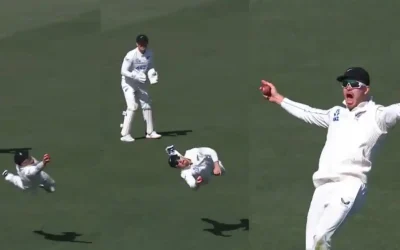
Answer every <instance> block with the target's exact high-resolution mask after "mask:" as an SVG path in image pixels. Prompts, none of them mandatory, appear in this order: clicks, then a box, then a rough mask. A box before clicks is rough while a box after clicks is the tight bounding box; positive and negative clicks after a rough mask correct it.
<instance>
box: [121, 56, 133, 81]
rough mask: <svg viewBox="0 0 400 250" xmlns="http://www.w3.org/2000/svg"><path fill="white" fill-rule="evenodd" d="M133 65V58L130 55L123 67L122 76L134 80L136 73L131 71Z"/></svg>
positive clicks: (126, 57)
mask: <svg viewBox="0 0 400 250" xmlns="http://www.w3.org/2000/svg"><path fill="white" fill-rule="evenodd" d="M132 64H133V57H132V55H130V54H129V53H128V54H127V55H126V56H125V58H124V61H123V62H122V66H121V75H123V76H125V77H129V78H133V74H134V72H131V71H129V69H130V68H131V66H132Z"/></svg>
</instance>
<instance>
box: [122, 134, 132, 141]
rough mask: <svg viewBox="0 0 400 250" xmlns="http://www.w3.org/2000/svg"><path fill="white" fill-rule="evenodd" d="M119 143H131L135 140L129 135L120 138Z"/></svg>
mask: <svg viewBox="0 0 400 250" xmlns="http://www.w3.org/2000/svg"><path fill="white" fill-rule="evenodd" d="M121 141H124V142H133V141H135V139H134V138H133V137H132V136H131V135H125V136H122V137H121Z"/></svg>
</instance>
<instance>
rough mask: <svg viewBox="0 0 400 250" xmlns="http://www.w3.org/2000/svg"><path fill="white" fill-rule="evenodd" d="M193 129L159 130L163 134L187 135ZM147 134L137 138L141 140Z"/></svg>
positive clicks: (171, 135)
mask: <svg viewBox="0 0 400 250" xmlns="http://www.w3.org/2000/svg"><path fill="white" fill-rule="evenodd" d="M192 132H193V130H190V129H189V130H171V131H161V132H157V133H159V134H160V135H162V136H169V137H175V136H184V135H187V134H188V133H192ZM145 138H146V137H145V136H142V137H139V138H136V140H141V139H145Z"/></svg>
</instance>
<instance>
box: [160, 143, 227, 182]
mask: <svg viewBox="0 0 400 250" xmlns="http://www.w3.org/2000/svg"><path fill="white" fill-rule="evenodd" d="M165 151H166V152H167V154H168V155H169V158H168V164H169V166H170V167H172V168H177V169H180V170H181V177H182V178H183V179H184V180H185V181H186V183H187V184H188V185H189V187H190V188H192V189H197V188H199V187H200V186H201V185H205V184H208V183H209V181H210V180H211V176H213V175H215V176H221V175H223V174H224V173H225V168H224V166H223V165H222V163H221V161H220V160H219V159H218V155H217V152H215V150H214V149H212V148H208V147H199V148H192V149H189V150H187V151H186V152H185V155H182V154H180V153H179V152H178V151H177V150H175V147H174V145H171V146H168V147H167V148H166V149H165Z"/></svg>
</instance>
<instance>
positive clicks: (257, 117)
mask: <svg viewBox="0 0 400 250" xmlns="http://www.w3.org/2000/svg"><path fill="white" fill-rule="evenodd" d="M20 2H21V3H19V4H22V3H23V2H26V3H25V5H24V8H17V6H16V2H9V3H8V4H7V5H6V4H3V3H2V4H1V6H3V5H4V7H2V8H0V13H1V14H2V15H0V55H1V59H0V82H1V84H2V89H1V91H0V100H1V104H2V105H1V106H2V108H1V116H0V124H1V127H2V129H1V130H0V138H1V140H0V141H1V145H0V149H4V148H10V147H32V148H33V150H32V153H33V154H34V155H36V156H38V157H40V156H41V155H42V154H44V153H50V154H51V155H52V158H53V162H52V165H51V166H50V167H49V169H48V172H49V173H50V174H51V175H52V176H53V177H54V178H55V179H56V181H57V185H58V186H57V192H56V193H55V194H53V195H49V194H46V193H43V192H39V193H38V194H36V195H32V194H28V193H22V192H20V191H19V190H17V189H16V188H14V187H12V186H11V185H9V184H8V183H3V184H2V186H1V187H0V197H2V201H1V202H0V204H1V205H0V213H1V218H2V222H1V223H0V231H1V232H2V233H1V234H0V249H9V250H28V249H41V250H80V249H95V250H109V249H111V247H118V248H119V249H142V250H159V249H165V250H173V249H176V250H186V249H191V250H200V249H207V250H214V249H215V250H217V249H218V250H219V249H229V250H247V249H255V250H259V249H260V250H261V249H276V250H297V249H304V248H305V247H304V235H305V232H304V228H305V216H306V213H307V209H308V204H309V201H310V199H311V195H312V191H313V186H312V182H311V176H312V173H313V171H315V169H316V167H317V163H318V157H319V153H320V150H321V148H322V146H323V143H324V139H325V131H324V130H322V129H315V128H313V127H310V126H308V125H306V124H303V123H301V122H300V121H297V120H295V119H294V118H292V117H290V116H289V115H288V114H286V113H284V112H283V111H282V110H280V109H279V107H276V106H273V105H269V104H268V103H266V102H265V101H264V100H263V99H262V98H261V97H260V96H259V93H258V90H257V88H258V86H259V81H260V79H262V78H265V79H267V80H270V81H272V82H274V83H276V85H277V86H278V87H279V89H280V90H281V92H282V93H283V94H285V95H287V96H288V97H290V98H292V99H294V100H297V101H302V102H305V103H307V104H310V105H313V106H318V107H321V108H329V107H331V106H333V105H336V104H337V103H339V102H341V96H340V88H339V87H338V86H337V84H335V77H336V75H337V74H340V73H342V71H344V69H346V68H347V67H349V66H353V65H356V64H358V65H362V66H364V67H366V68H367V69H368V70H369V71H370V73H371V77H372V81H373V83H372V84H373V91H374V97H375V100H376V101H377V102H379V103H382V104H385V105H386V104H391V103H394V102H397V101H398V98H397V95H398V88H399V87H398V83H397V82H396V80H397V79H396V73H397V65H398V63H399V62H400V59H399V58H400V33H399V32H398V31H397V30H396V29H395V23H397V22H399V21H400V18H399V17H397V16H396V12H395V11H396V9H398V8H396V7H400V6H399V4H398V3H397V2H394V1H386V2H382V3H380V4H379V5H378V4H377V3H375V1H372V0H367V1H359V0H357V1H351V2H350V1H338V2H331V3H326V4H325V5H324V4H322V3H321V2H319V1H315V0H311V1H307V2H306V3H295V2H294V1H251V2H250V3H249V2H248V1H241V0H216V1H211V0H203V1H198V2H197V3H196V4H190V3H188V2H187V1H182V0H173V1H171V4H168V5H166V4H165V3H164V2H163V1H160V0H150V1H138V2H137V3H138V5H136V6H135V5H133V4H132V2H128V1H122V0H118V1H108V2H102V3H101V4H100V3H99V2H96V1H91V0H85V1H68V2H67V1H59V2H60V3H58V4H53V3H50V2H47V1H45V2H43V3H42V5H40V6H36V5H32V4H30V3H28V1H20ZM135 3H136V2H135ZM130 9H131V10H132V11H129V10H130ZM3 14H4V15H3ZM139 32H145V33H147V34H148V35H149V37H150V43H151V46H152V47H153V49H154V52H155V56H156V65H157V70H158V72H159V74H160V83H159V84H158V85H154V86H151V96H152V99H153V106H154V116H155V122H156V129H157V131H158V132H163V133H164V137H163V138H162V139H161V140H145V139H142V140H137V141H136V142H134V143H132V144H123V143H121V142H120V141H119V132H120V128H119V123H120V122H121V121H122V118H123V117H122V115H121V112H122V111H123V110H124V109H125V101H124V99H123V95H122V92H121V89H120V74H119V71H120V65H121V62H122V59H123V57H124V55H125V53H126V52H127V51H128V50H130V49H132V48H133V46H134V39H135V36H136V34H137V33H139ZM133 131H134V132H133V135H134V136H135V137H141V136H143V134H144V123H143V119H142V117H141V113H140V112H139V114H138V115H137V116H135V121H134V125H133ZM399 136H400V130H399V129H396V130H394V131H393V132H392V134H391V136H389V138H388V140H387V143H386V145H385V147H384V150H383V152H382V154H381V155H380V156H379V158H378V161H377V163H376V165H375V168H374V170H373V172H372V175H371V178H370V193H369V195H368V202H367V204H366V206H365V207H364V209H363V211H362V213H361V214H359V215H357V216H355V217H354V218H353V219H352V220H351V222H350V223H349V224H347V225H346V227H344V228H343V230H342V231H341V232H339V233H338V237H336V238H335V239H334V242H333V244H334V247H335V249H349V250H365V249H390V250H393V249H400V246H399V245H398V243H397V240H396V236H397V226H396V221H397V218H399V217H398V214H399V212H400V203H399V202H398V201H397V197H398V196H399V194H400V192H399V191H398V186H399V185H398V182H397V178H396V173H397V167H398V166H399V165H400V161H399V159H398V158H397V157H396V153H397V144H396V143H397V141H398V138H399ZM170 144H175V145H176V147H177V148H178V150H182V151H184V150H185V149H187V148H190V147H196V146H210V147H213V148H215V149H216V150H217V151H218V152H219V155H220V157H221V159H222V161H223V163H224V166H225V167H226V168H227V170H228V174H227V175H226V176H225V177H223V178H220V179H216V180H215V181H213V182H212V184H210V185H209V186H207V187H205V188H204V189H203V190H200V191H199V192H197V193H194V192H193V191H191V190H189V189H188V188H187V187H186V184H185V183H184V182H182V180H181V179H180V177H179V172H177V171H174V170H172V169H170V168H169V167H168V165H167V163H166V160H167V159H166V155H165V153H164V148H165V146H167V145H170ZM0 164H1V166H2V167H3V168H5V169H9V170H10V171H14V169H15V168H14V165H13V163H12V156H11V155H6V154H2V155H0ZM39 191H41V190H39ZM248 221H249V222H248ZM248 223H249V224H250V228H251V230H245V228H246V226H248ZM213 224H214V226H213ZM37 230H42V231H43V232H44V233H45V234H46V235H47V236H46V235H39V234H37V233H35V232H34V231H37ZM63 232H72V233H75V234H80V236H77V237H75V238H74V237H73V234H66V235H63ZM76 241H82V242H76Z"/></svg>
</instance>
